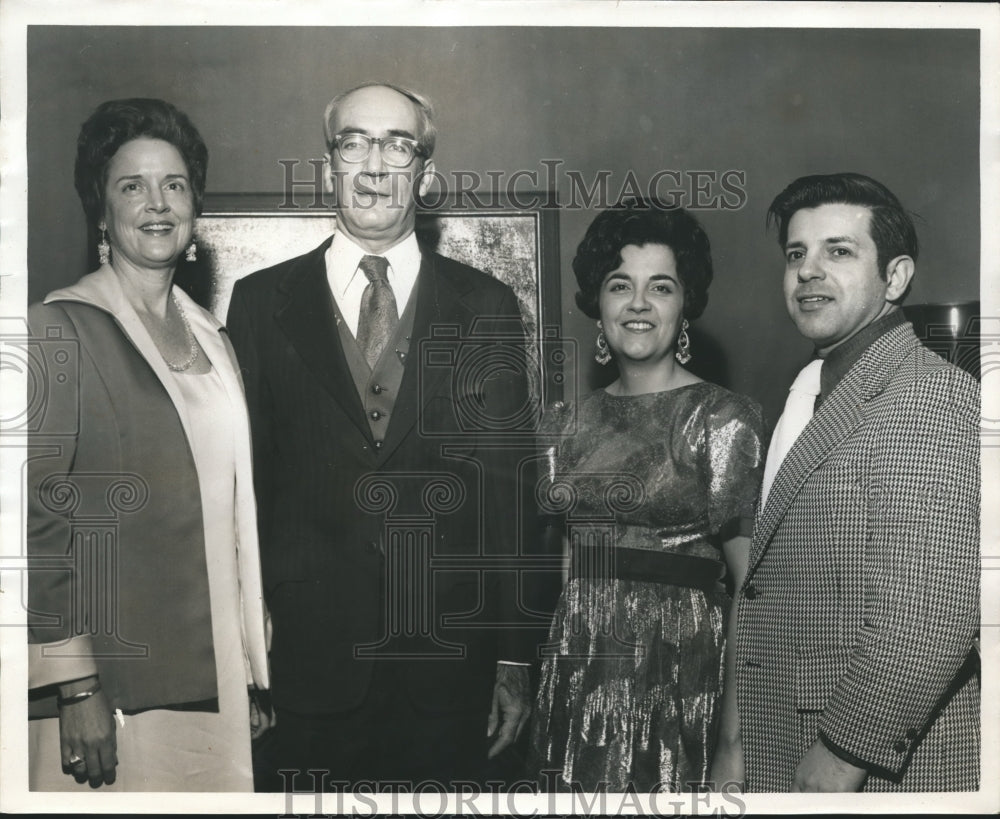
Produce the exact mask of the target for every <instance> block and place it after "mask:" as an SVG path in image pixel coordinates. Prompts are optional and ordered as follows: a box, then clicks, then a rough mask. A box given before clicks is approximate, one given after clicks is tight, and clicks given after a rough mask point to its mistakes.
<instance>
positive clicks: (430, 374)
mask: <svg viewBox="0 0 1000 819" xmlns="http://www.w3.org/2000/svg"><path fill="white" fill-rule="evenodd" d="M469 315H470V312H469V310H468V308H467V307H465V305H463V304H462V300H461V294H460V293H459V292H458V291H457V290H456V289H455V287H454V286H453V284H452V282H451V281H449V279H448V278H447V277H445V276H444V275H442V273H441V271H440V270H439V269H438V262H437V257H436V256H435V255H434V254H432V253H430V252H428V251H425V252H424V253H423V257H422V259H421V262H420V275H419V277H418V279H417V305H416V312H415V314H414V316H413V333H412V336H411V340H410V351H409V355H408V360H407V362H406V369H405V370H404V372H403V381H402V383H401V384H400V388H399V396H398V397H397V399H396V403H395V406H394V407H393V411H392V417H391V418H390V420H389V428H388V429H387V430H386V436H385V442H384V443H383V446H382V451H381V453H380V458H381V459H383V460H384V459H385V458H388V457H389V456H390V455H391V454H392V452H393V451H394V450H395V449H396V448H397V447H398V446H399V445H400V444H401V443H402V442H403V440H404V439H405V438H406V436H407V434H409V432H410V430H411V429H412V428H413V426H414V424H416V422H417V418H418V417H419V415H420V411H421V409H422V408H423V406H424V405H425V404H426V403H427V401H429V400H430V399H431V398H432V397H433V396H434V395H437V394H438V393H439V392H440V391H441V387H442V384H443V382H444V379H445V378H447V377H450V375H451V373H452V370H451V368H449V367H443V366H442V367H425V366H423V362H422V357H423V354H422V351H421V341H423V340H425V339H429V338H431V333H432V331H433V329H434V327H436V326H440V325H442V324H450V325H456V324H457V325H459V326H460V328H461V329H460V330H459V332H463V331H465V330H466V329H467V328H468V316H469Z"/></svg>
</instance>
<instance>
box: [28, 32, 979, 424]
mask: <svg viewBox="0 0 1000 819" xmlns="http://www.w3.org/2000/svg"><path fill="white" fill-rule="evenodd" d="M373 78H378V79H385V80H390V81H396V82H401V83H403V84H410V85H412V86H414V87H415V88H417V89H419V90H421V91H423V92H425V93H426V94H428V95H429V96H430V97H431V98H432V99H433V100H434V101H435V102H436V104H437V107H438V109H439V118H438V124H439V129H440V136H439V140H438V148H437V151H436V154H435V160H436V162H437V167H438V170H439V171H440V172H442V173H443V174H444V175H445V177H446V178H448V179H451V178H453V172H454V171H457V170H471V171H478V172H479V173H482V174H485V172H486V171H488V170H492V171H496V172H501V173H502V174H503V177H502V178H503V179H505V180H506V179H508V178H509V176H510V175H511V174H513V173H514V172H516V171H517V170H520V169H524V170H529V171H531V170H534V171H535V172H537V173H539V174H540V176H541V177H542V180H540V182H541V181H543V180H544V170H545V169H544V167H543V166H542V165H541V164H540V162H541V160H542V159H558V160H562V162H563V163H564V164H563V165H562V166H561V169H560V175H559V177H558V179H559V185H558V187H559V194H560V197H561V198H562V199H563V200H567V199H568V198H569V195H570V188H569V183H568V180H567V178H566V176H565V172H566V171H567V170H573V171H577V172H579V173H580V174H581V175H582V178H583V179H584V180H586V181H587V182H588V184H591V183H592V181H593V180H594V179H595V178H596V177H597V175H598V173H599V172H601V171H607V172H609V173H610V177H609V180H610V183H609V188H610V190H611V192H612V193H616V192H617V191H618V190H619V188H620V187H621V186H622V185H623V184H624V183H625V181H626V175H627V173H628V172H629V171H630V170H631V171H633V172H634V174H635V176H636V178H637V179H638V180H639V181H640V182H641V183H642V184H645V183H646V181H647V180H649V179H650V178H651V177H652V176H653V175H654V174H655V173H656V172H657V171H660V170H663V169H672V170H679V171H688V172H689V171H694V170H706V171H714V172H715V173H717V174H721V173H723V172H724V171H727V170H738V171H741V172H743V173H745V185H744V186H743V188H744V190H745V192H746V200H745V204H743V206H742V207H741V208H739V209H736V210H732V209H721V208H720V209H707V210H701V211H699V212H698V216H699V218H700V219H701V221H702V223H703V224H704V226H705V228H706V230H707V231H708V233H709V236H710V237H711V239H712V243H713V249H714V259H715V265H716V281H715V284H714V285H713V287H712V291H711V299H710V303H709V306H708V309H707V311H706V313H705V315H704V317H703V318H702V319H701V320H699V321H698V323H697V333H696V334H694V335H693V347H694V355H695V357H696V358H695V363H697V362H699V361H700V362H701V364H702V366H703V367H706V368H707V371H708V372H709V373H710V374H712V375H713V376H714V377H715V378H716V379H717V380H720V381H721V382H722V383H723V384H724V385H725V386H728V387H730V388H731V389H735V390H737V391H740V392H744V393H747V394H749V395H751V396H753V397H755V398H756V399H757V400H759V401H760V402H761V403H763V404H764V407H765V410H766V412H767V414H768V415H769V417H770V418H771V420H772V421H773V419H774V418H775V417H776V415H777V413H778V412H779V411H780V407H781V405H782V403H783V401H784V395H785V391H786V389H787V385H788V383H789V382H790V381H791V379H792V377H793V375H794V372H795V371H796V369H797V368H798V367H799V366H801V364H802V362H803V361H804V359H805V358H806V357H807V356H808V354H809V352H810V350H809V347H808V345H807V344H806V343H805V342H804V341H802V339H800V337H799V336H798V335H797V333H796V332H795V329H794V327H793V326H792V325H791V322H790V321H789V319H788V318H787V316H786V313H785V310H784V306H783V302H782V298H781V286H780V281H781V272H782V262H781V255H780V252H779V250H778V248H777V246H776V243H775V239H774V237H773V236H772V235H767V234H765V232H764V214H765V212H766V210H767V206H768V204H769V203H770V201H771V199H772V198H773V196H774V195H775V194H776V193H777V192H778V191H780V190H781V188H782V187H784V185H786V184H787V183H788V182H790V181H791V180H792V179H794V178H796V177H797V176H800V175H803V174H807V173H829V172H833V171H839V170H854V171H859V172H862V173H867V174H870V175H872V176H874V177H876V178H877V179H879V180H881V181H883V182H884V183H886V184H887V185H888V186H889V187H890V188H891V189H892V190H893V191H894V192H895V193H896V194H897V195H898V196H899V197H900V198H901V199H902V201H903V202H904V204H905V205H906V206H907V207H908V208H909V209H911V210H912V211H914V212H915V213H916V214H918V215H919V216H920V217H921V219H920V220H919V221H918V230H919V233H920V237H921V240H922V244H923V252H922V255H921V257H920V261H919V264H918V274H917V279H916V282H915V284H914V286H913V291H912V294H911V296H910V302H912V303H919V302H951V301H962V300H970V299H977V298H978V297H979V35H978V32H976V31H928V30H878V31H876V30H860V31H852V30H821V29H785V30H777V29H663V28H642V29H640V28H531V27H527V28H255V27H245V28H243V27H241V28H221V27H200V28H193V27H163V28H151V27H86V28H83V27H69V26H62V27H55V26H43V27H32V28H30V29H29V35H28V101H29V102H28V123H27V155H28V173H29V176H28V180H29V194H28V201H29V259H28V261H29V273H30V298H31V300H36V299H39V298H41V297H42V296H43V295H44V294H45V293H46V292H47V291H49V290H51V289H53V288H55V287H58V286H62V285H65V284H68V283H70V282H72V281H74V280H76V279H77V278H78V277H79V276H80V275H82V274H83V273H84V272H86V269H87V261H86V246H87V237H86V235H85V228H84V221H83V216H82V212H81V210H80V206H79V202H78V200H77V197H76V194H75V192H74V190H73V156H74V149H75V140H76V135H77V132H78V130H79V126H80V123H81V122H82V121H83V120H84V119H85V118H86V117H87V116H88V115H89V113H90V112H91V111H92V110H93V108H94V107H95V106H96V105H97V104H98V103H99V102H101V101H103V100H105V99H110V98H115V97H125V96H156V97H163V98H165V99H168V100H170V101H171V102H174V103H175V104H176V105H178V106H179V107H180V108H182V109H183V110H185V111H186V112H187V113H188V114H189V115H190V116H191V118H192V119H193V120H194V122H195V124H196V125H197V126H198V128H199V129H200V130H201V133H202V135H203V136H204V138H205V141H206V142H207V143H208V146H209V150H210V164H209V178H208V189H209V191H210V192H227V193H239V192H268V191H270V192H277V191H280V190H281V189H282V186H283V184H284V175H283V174H284V172H283V169H282V167H281V166H280V165H279V164H278V160H279V159H299V160H300V161H302V162H306V161H307V160H308V159H310V158H318V157H321V156H322V152H323V144H322V131H321V125H320V119H321V115H322V110H323V108H324V106H325V104H326V102H327V101H328V100H329V99H330V97H332V96H333V95H334V94H335V93H337V92H339V91H341V90H344V89H346V88H348V87H350V86H352V85H355V84H357V83H359V82H362V81H364V80H368V79H373ZM306 170H307V166H305V165H303V166H302V173H303V174H304V173H305V171H306ZM521 187H522V188H530V187H531V185H530V184H527V185H522V186H521ZM661 190H663V189H661ZM714 190H715V192H718V187H717V186H716V187H715V188H714ZM730 201H732V197H730ZM593 216H594V211H593V210H592V209H572V208H566V209H564V210H563V211H562V212H561V213H560V221H561V238H560V250H561V265H560V267H561V271H560V275H561V284H562V316H563V332H564V335H565V336H566V337H567V339H569V340H570V341H571V342H572V341H574V340H575V342H576V344H577V348H578V349H579V351H580V355H579V358H578V360H576V361H574V360H573V359H571V361H570V365H571V367H570V371H569V373H568V376H569V377H568V388H569V390H570V393H572V391H573V390H575V389H581V390H583V389H591V388H592V387H594V386H595V385H597V384H598V383H601V379H602V377H606V374H603V373H601V372H598V370H599V368H598V367H597V365H595V364H593V363H592V358H591V352H592V344H593V338H594V334H595V329H594V327H593V323H592V322H591V321H590V320H588V319H586V318H585V317H584V316H582V315H581V314H580V313H579V312H578V311H577V309H576V306H575V303H574V301H573V293H574V292H575V289H576V285H575V281H574V279H573V275H572V271H571V269H570V261H571V260H572V257H573V254H574V251H575V248H576V245H577V243H578V242H579V240H580V238H581V237H582V235H583V232H584V231H585V229H586V227H587V225H588V224H589V222H590V220H591V219H592V218H593ZM569 346H570V348H571V349H572V343H570V345H569ZM574 365H578V368H577V369H578V373H579V377H578V378H577V377H576V375H575V374H574Z"/></svg>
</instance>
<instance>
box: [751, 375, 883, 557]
mask: <svg viewBox="0 0 1000 819" xmlns="http://www.w3.org/2000/svg"><path fill="white" fill-rule="evenodd" d="M852 376H853V378H852ZM858 381H859V373H858V370H857V368H855V369H854V370H852V372H850V373H848V375H847V377H845V378H844V379H843V380H842V381H841V383H840V384H839V385H838V386H837V389H835V390H834V391H833V393H832V394H831V395H830V396H829V397H828V398H827V399H826V401H824V402H823V406H822V407H820V409H819V411H818V412H817V413H816V414H815V415H814V416H813V418H812V420H811V421H810V422H809V423H808V424H807V425H806V428H805V429H804V430H803V431H802V434H801V435H800V436H799V438H798V440H797V441H796V442H795V444H794V445H793V446H792V448H791V449H790V450H789V452H788V455H787V456H786V457H785V460H784V461H783V462H782V464H781V467H780V468H779V469H778V474H777V475H775V476H774V485H773V486H772V487H771V492H770V494H769V495H768V498H767V503H766V504H765V505H764V508H763V509H761V510H759V514H758V516H757V523H756V526H755V527H754V536H753V548H752V550H751V555H750V564H751V571H752V570H753V569H754V568H755V567H756V565H757V563H758V562H759V561H760V558H761V556H762V555H763V552H764V550H765V549H766V547H767V544H768V543H770V541H771V537H772V536H773V535H774V532H775V530H776V529H777V528H778V524H779V523H781V520H782V518H783V517H784V516H785V512H787V511H788V507H789V506H790V505H791V503H792V501H793V500H795V496H796V495H798V493H799V490H800V489H801V488H802V485H803V484H804V483H805V482H806V479H808V477H809V476H810V475H812V473H813V472H815V471H816V470H817V469H818V468H819V466H820V464H822V463H823V461H825V460H826V458H827V456H828V455H829V454H830V453H831V452H832V451H833V450H834V449H835V448H836V447H837V445H838V444H840V442H841V441H843V440H844V439H845V438H847V436H848V435H850V434H851V432H853V431H854V430H855V429H857V427H858V426H859V425H860V424H861V422H862V420H864V413H863V411H862V407H861V395H860V392H859V389H858V387H859V384H858V383H857V382H858Z"/></svg>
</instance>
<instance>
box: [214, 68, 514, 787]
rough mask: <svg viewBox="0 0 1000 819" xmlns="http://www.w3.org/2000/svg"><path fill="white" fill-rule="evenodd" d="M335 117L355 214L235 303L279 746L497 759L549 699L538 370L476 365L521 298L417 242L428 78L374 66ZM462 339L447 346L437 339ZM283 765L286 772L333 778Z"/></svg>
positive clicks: (430, 132)
mask: <svg viewBox="0 0 1000 819" xmlns="http://www.w3.org/2000/svg"><path fill="white" fill-rule="evenodd" d="M324 129H325V136H326V142H327V149H328V153H327V155H326V167H325V174H326V175H325V182H326V186H327V191H328V193H331V194H332V195H333V197H334V199H335V207H336V209H337V230H336V232H335V234H334V235H333V236H332V237H331V238H329V239H327V240H326V241H325V242H324V243H323V244H322V245H321V246H320V247H318V248H316V249H315V250H313V251H312V252H311V253H307V254H305V255H304V256H300V257H298V258H295V259H292V260H290V261H287V262H283V263H281V264H279V265H276V266H275V267H272V268H269V269H267V270H263V271H259V272H257V273H255V274H253V275H251V276H249V277H247V278H245V279H243V280H241V281H240V282H238V283H237V285H236V287H235V289H234V291H233V297H232V302H231V307H230V311H229V320H228V326H229V331H230V333H231V335H232V339H233V343H234V345H235V346H236V349H237V353H238V355H239V358H240V363H241V366H242V368H243V375H244V379H245V383H246V389H247V400H248V403H249V406H250V413H251V421H252V427H253V436H254V452H255V462H254V469H255V481H256V487H257V499H258V505H259V523H260V534H261V551H262V563H263V570H264V585H265V595H266V599H267V603H268V606H269V609H270V612H271V617H272V623H273V629H274V631H273V643H272V647H271V664H272V668H273V687H272V694H273V701H274V705H275V710H276V716H277V727H276V733H275V749H274V756H275V761H276V763H277V765H276V767H277V768H278V769H293V770H299V771H307V770H310V769H312V770H316V769H318V770H326V771H329V772H330V773H329V777H325V778H324V782H325V790H331V789H332V786H331V784H330V783H331V782H342V783H343V782H346V783H350V785H351V786H353V787H358V786H359V785H360V783H363V782H366V781H382V782H383V783H384V782H386V781H388V780H394V781H397V782H399V781H402V782H407V783H409V784H410V787H412V786H413V785H415V784H417V783H420V782H425V781H427V780H434V781H436V782H438V783H441V784H443V785H445V786H447V787H454V786H455V783H456V782H458V781H466V780H478V781H482V780H483V778H484V772H485V766H486V761H487V758H488V757H489V758H492V757H496V756H497V755H498V754H500V753H501V752H502V751H504V750H505V749H507V748H508V747H509V746H510V745H511V744H512V743H513V742H514V741H515V739H516V737H517V736H519V735H520V733H521V731H522V729H523V728H524V725H525V723H526V721H527V718H528V714H529V712H530V704H529V703H530V698H529V692H528V674H527V667H526V664H527V663H528V662H530V660H531V659H532V656H533V653H534V646H533V645H531V644H530V642H528V641H526V640H525V638H524V635H525V634H526V632H525V630H524V629H517V628H514V627H513V626H514V625H515V624H516V623H517V621H518V620H519V618H521V615H519V614H518V608H519V606H518V602H517V600H518V583H517V573H516V569H515V567H514V566H513V563H512V559H513V558H514V557H515V556H516V555H517V554H518V551H519V539H518V532H517V523H516V521H517V519H518V518H521V519H522V520H523V519H526V517H525V515H523V514H521V515H519V514H518V503H519V501H518V496H519V491H518V489H517V483H518V482H517V475H518V455H519V453H518V450H517V449H516V448H515V447H513V446H510V445H505V443H504V440H502V438H503V433H504V432H507V431H509V430H508V429H506V428H505V426H504V425H505V423H506V421H505V419H510V418H513V417H515V416H516V415H517V410H518V408H519V407H523V406H525V405H526V402H527V401H528V397H527V386H526V378H525V372H524V371H523V369H522V370H520V371H518V368H517V367H513V368H512V367H510V366H506V367H490V366H486V367H483V368H482V369H481V370H479V371H477V373H478V374H477V373H473V372H470V373H467V374H465V375H466V376H468V377H465V376H463V375H462V374H461V373H460V372H459V371H458V370H457V369H456V368H459V369H460V368H461V366H462V361H463V355H464V354H465V353H468V352H469V351H470V350H472V351H475V350H481V349H487V348H488V345H492V347H494V348H496V350H497V351H498V354H500V355H501V359H498V360H506V361H509V360H510V358H509V357H507V358H503V355H505V354H506V353H510V352H513V351H514V348H519V351H521V350H523V336H522V337H521V338H520V340H518V339H517V337H516V333H515V335H514V336H511V335H510V329H509V328H510V327H511V326H512V324H511V322H512V321H513V322H519V320H520V313H519V310H518V306H517V300H516V298H515V296H514V293H513V292H512V291H511V290H510V288H508V287H507V286H506V285H504V284H501V283H500V282H498V281H497V280H495V279H493V278H492V277H490V276H488V275H486V274H484V273H481V272H479V271H477V270H474V269H472V268H470V267H467V266H466V265H462V264H459V263H458V262H455V261H453V260H450V259H447V258H445V257H443V256H440V255H438V254H437V253H435V252H433V251H431V250H429V249H427V248H424V247H421V246H420V245H419V244H418V242H417V239H416V237H415V234H414V219H415V214H416V201H415V196H416V194H417V193H418V192H419V193H425V192H426V190H427V187H428V185H429V184H430V180H431V172H432V171H433V161H432V160H431V154H432V153H433V150H434V140H435V128H434V122H433V112H432V109H431V106H430V104H429V103H428V102H427V100H426V99H424V98H423V97H422V96H421V95H419V94H416V93H414V92H412V91H410V90H408V89H404V88H401V87H397V86H391V85H385V84H366V85H363V86H360V87H358V88H355V89H352V90H350V91H348V92H346V93H344V94H341V95H340V96H338V97H336V98H334V100H333V101H332V102H331V103H330V104H329V105H328V106H327V109H326V112H325V116H324ZM517 326H518V327H519V324H518V325H517ZM505 333H506V335H505ZM442 338H443V339H444V340H445V341H444V344H445V348H446V349H444V350H443V352H444V356H443V358H441V357H439V358H438V359H436V360H435V361H436V363H437V365H439V366H434V364H435V361H430V360H428V357H427V356H424V355H422V351H423V350H425V349H426V343H427V342H431V343H432V344H437V345H438V347H440V346H441V343H440V340H441V339H442ZM477 339H479V340H482V341H483V342H484V343H485V342H488V345H487V346H486V347H484V346H483V345H482V344H479V343H478V342H477ZM505 339H506V341H505ZM463 345H464V346H463ZM439 352H440V351H439ZM449 356H450V357H449ZM515 358H516V354H515ZM442 363H443V365H442ZM469 402H471V404H470V403H469ZM463 406H464V407H469V406H473V407H474V408H475V409H476V411H477V413H478V415H477V416H476V417H478V418H480V419H481V418H483V417H486V418H487V419H492V421H494V422H496V423H493V424H491V423H483V424H477V423H470V421H469V414H468V413H464V414H463ZM497 434H499V435H500V440H499V443H498V442H497V441H498V439H497ZM520 453H521V454H523V449H522V450H521V451H520ZM522 483H523V482H522ZM522 512H523V509H522ZM283 776H284V781H283V782H282V781H280V780H279V781H278V782H277V783H276V784H277V786H278V787H282V788H284V789H285V790H286V791H287V790H291V789H292V787H294V788H295V789H297V790H310V789H316V788H318V787H320V785H319V783H318V782H316V781H315V780H310V779H309V776H308V775H303V776H299V777H298V778H296V780H295V781H294V783H292V782H291V781H290V779H289V775H287V774H284V775H283ZM317 776H318V775H317ZM339 787H343V786H342V785H341V786H339ZM404 788H405V786H404Z"/></svg>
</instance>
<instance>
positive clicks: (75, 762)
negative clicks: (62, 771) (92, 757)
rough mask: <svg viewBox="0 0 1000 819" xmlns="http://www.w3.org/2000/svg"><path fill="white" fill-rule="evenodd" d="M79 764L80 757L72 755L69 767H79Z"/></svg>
mask: <svg viewBox="0 0 1000 819" xmlns="http://www.w3.org/2000/svg"><path fill="white" fill-rule="evenodd" d="M81 762H83V757H82V756H77V755H76V754H73V756H71V757H70V758H69V764H70V765H79V764H80V763H81Z"/></svg>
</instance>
